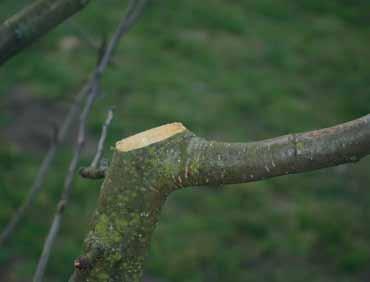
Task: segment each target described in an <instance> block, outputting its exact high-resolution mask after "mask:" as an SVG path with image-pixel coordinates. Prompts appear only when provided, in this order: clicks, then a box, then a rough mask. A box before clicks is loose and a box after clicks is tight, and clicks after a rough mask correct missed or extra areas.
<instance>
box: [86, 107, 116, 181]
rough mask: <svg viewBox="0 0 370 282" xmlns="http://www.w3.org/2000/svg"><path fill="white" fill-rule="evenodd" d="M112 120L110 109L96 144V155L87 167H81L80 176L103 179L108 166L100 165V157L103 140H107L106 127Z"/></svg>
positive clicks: (102, 149)
mask: <svg viewBox="0 0 370 282" xmlns="http://www.w3.org/2000/svg"><path fill="white" fill-rule="evenodd" d="M112 119H113V110H112V109H110V110H108V114H107V118H106V120H105V122H104V124H103V126H102V131H101V135H100V139H99V142H98V148H97V150H96V155H95V157H94V159H93V161H92V162H91V164H90V166H89V167H82V168H81V169H80V171H79V173H80V175H81V176H82V177H84V178H90V179H100V178H104V176H105V172H106V170H107V168H108V166H107V165H106V164H103V163H102V155H103V151H104V144H105V139H106V138H107V133H108V127H109V125H110V124H111V122H112Z"/></svg>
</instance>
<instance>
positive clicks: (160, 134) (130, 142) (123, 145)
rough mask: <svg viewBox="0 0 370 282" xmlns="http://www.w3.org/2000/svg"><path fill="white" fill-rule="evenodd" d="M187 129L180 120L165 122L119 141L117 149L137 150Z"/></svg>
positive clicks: (125, 150) (122, 150)
mask: <svg viewBox="0 0 370 282" xmlns="http://www.w3.org/2000/svg"><path fill="white" fill-rule="evenodd" d="M185 130H186V127H185V126H184V125H183V124H182V123H180V122H174V123H169V124H165V125H162V126H158V127H155V128H152V129H149V130H146V131H143V132H141V133H138V134H135V135H133V136H130V137H128V138H125V139H122V140H121V141H118V142H117V143H116V149H117V150H118V151H121V152H128V151H132V150H136V149H139V148H143V147H146V146H149V145H150V144H154V143H157V142H160V141H162V140H165V139H167V138H170V137H171V136H174V135H176V134H178V133H181V132H183V131H185Z"/></svg>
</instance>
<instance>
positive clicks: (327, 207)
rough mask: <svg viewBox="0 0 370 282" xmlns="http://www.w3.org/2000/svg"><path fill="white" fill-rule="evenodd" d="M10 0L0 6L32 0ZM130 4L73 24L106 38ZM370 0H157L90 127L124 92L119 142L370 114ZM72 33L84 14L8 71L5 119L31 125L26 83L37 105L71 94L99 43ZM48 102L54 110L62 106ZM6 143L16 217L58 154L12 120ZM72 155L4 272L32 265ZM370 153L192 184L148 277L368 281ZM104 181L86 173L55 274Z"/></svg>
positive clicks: (65, 269)
mask: <svg viewBox="0 0 370 282" xmlns="http://www.w3.org/2000/svg"><path fill="white" fill-rule="evenodd" d="M2 2H3V3H2V4H1V5H0V6H1V9H0V19H4V18H6V15H9V14H11V13H12V12H14V11H16V10H17V9H18V8H19V7H21V6H22V5H23V4H24V3H26V2H27V1H9V0H3V1H2ZM123 8H124V4H122V3H121V1H118V0H109V1H104V3H103V2H101V1H100V2H99V1H95V2H93V3H92V4H91V5H90V6H89V7H88V8H87V9H86V10H85V11H83V12H82V13H81V14H79V15H78V16H76V17H75V18H74V19H73V21H75V22H77V23H78V25H80V26H82V27H83V29H84V30H85V32H86V33H88V34H89V35H90V36H91V38H93V39H94V40H96V41H97V42H99V40H100V39H101V37H102V36H106V35H108V34H111V32H112V30H113V29H114V27H115V25H116V24H117V22H118V21H119V18H120V17H121V15H122V14H123ZM369 8H370V4H369V2H368V1H365V0H363V1H360V0H357V1H343V0H342V1H339V0H329V1H312V0H311V1H308V0H307V1H306V0H305V1H293V0H281V1H272V0H262V1H227V0H214V1H210V0H208V1H195V0H188V1H152V3H151V4H150V6H149V7H148V9H147V10H146V12H145V14H144V16H143V18H142V19H141V21H140V23H139V25H138V26H137V27H135V29H134V30H133V31H131V33H130V34H129V35H128V36H127V38H126V39H125V40H124V42H123V44H121V46H120V48H119V50H118V52H117V54H116V56H115V64H114V66H112V67H111V68H110V69H109V70H108V71H107V72H106V73H105V75H104V79H103V86H104V88H103V89H104V96H103V98H101V99H100V100H99V102H98V103H97V105H96V107H95V108H94V111H93V114H92V115H91V117H90V120H89V132H90V138H92V139H94V138H95V139H96V138H97V136H98V134H99V131H100V126H101V123H102V121H103V119H104V116H105V112H106V109H107V108H108V107H109V106H111V105H115V106H116V113H115V118H114V121H113V124H112V126H111V128H110V133H109V137H108V144H114V141H115V140H118V139H120V138H122V137H124V136H127V135H130V134H132V133H135V132H138V131H141V130H144V129H148V128H150V127H153V126H157V125H159V124H163V123H166V122H172V121H181V122H183V123H184V124H185V125H186V126H188V127H189V128H190V129H191V130H193V131H194V132H196V133H197V134H199V135H202V136H204V137H207V138H213V139H217V140H226V141H251V140H258V139H262V138H269V137H273V136H276V135H280V134H286V133H288V132H299V131H304V130H310V129H314V128H319V127H324V126H330V125H333V124H336V123H339V122H343V121H346V120H349V119H352V118H355V117H359V116H361V115H364V114H367V113H368V112H369V105H370V93H369V89H370V79H369V73H370V64H369V63H368V61H369V59H370V54H369V46H370V28H369V23H370V18H369V17H368V11H369ZM67 37H77V38H78V37H79V33H78V32H76V30H75V28H74V27H73V25H71V24H69V23H65V24H63V25H62V26H60V27H58V28H57V29H56V30H54V31H53V32H52V33H51V34H49V35H48V36H47V37H46V38H44V39H43V40H41V41H39V42H37V43H36V44H35V45H34V46H33V47H32V48H30V49H28V50H27V51H26V52H23V54H20V55H19V56H17V57H16V58H14V59H13V60H11V61H10V62H8V63H7V64H6V65H4V66H2V67H1V68H0V81H1V83H0V107H1V108H4V111H3V110H1V113H2V114H1V116H0V126H1V128H4V129H5V128H8V127H11V126H21V125H19V124H18V123H17V116H16V115H15V113H14V112H13V109H12V108H10V109H7V110H6V111H5V109H6V107H7V105H8V104H7V101H8V100H9V99H10V98H11V97H10V96H11V95H12V94H11V93H14V89H16V88H17V87H19V86H22V88H24V89H27V92H28V95H29V96H31V97H33V98H34V99H35V101H36V102H37V101H40V100H46V101H49V102H52V103H63V102H66V101H67V102H68V101H71V99H72V97H73V95H74V94H75V93H76V92H77V89H79V87H80V86H81V84H82V83H83V81H84V80H85V79H86V77H87V75H88V73H89V72H90V71H91V69H92V68H93V66H94V64H95V61H96V55H95V51H94V50H92V49H91V48H89V47H87V45H86V43H85V42H84V40H83V39H81V41H80V43H79V44H78V45H77V46H76V47H75V48H74V49H72V50H68V49H63V48H62V45H63V44H62V41H63V39H66V38H67ZM30 106H32V105H30ZM41 114H43V115H46V116H45V120H47V119H48V115H52V114H53V113H52V112H50V111H47V109H45V112H43V113H41ZM2 132H3V131H2V130H1V129H0V133H2ZM4 132H5V131H4ZM34 142H37V140H35V141H34ZM0 145H1V148H2V149H1V150H0V186H1V189H0V191H1V192H0V207H1V208H0V226H3V225H4V224H5V222H6V221H7V219H8V218H9V216H10V215H11V214H12V212H13V211H14V209H15V208H16V207H17V206H18V205H19V203H20V201H21V200H22V199H23V197H24V195H25V193H26V192H27V190H28V187H29V185H30V183H31V182H32V179H33V177H34V175H35V172H36V170H37V167H38V164H39V162H40V159H41V158H42V155H43V152H41V151H39V150H38V151H28V150H26V149H25V148H24V147H23V146H22V145H21V144H20V145H17V144H12V143H11V142H10V141H9V140H8V136H5V134H4V133H2V137H1V139H0ZM45 150H46V148H45ZM89 153H90V155H91V150H89ZM90 155H89V154H86V156H85V157H84V161H83V162H84V163H87V162H88V161H89V159H90V158H91V156H90ZM109 155H110V152H109V150H108V148H107V156H109ZM69 158H70V151H69V150H68V148H67V147H65V148H63V151H62V152H61V153H60V154H59V155H58V159H57V161H56V162H55V164H54V165H53V170H52V172H51V173H50V175H49V177H48V179H47V185H46V187H45V192H44V193H43V194H42V195H41V197H39V199H38V201H37V203H36V205H35V206H34V207H33V209H32V210H31V211H30V212H29V214H28V215H27V219H26V220H25V221H24V222H23V224H22V225H21V226H20V228H19V229H18V232H17V233H16V234H15V236H14V238H12V240H11V242H9V244H8V245H7V247H6V248H4V249H2V250H1V251H0V280H4V279H8V280H7V281H10V282H19V281H29V279H30V277H31V276H32V273H33V271H34V269H35V264H36V261H37V257H38V255H39V253H40V250H41V246H42V241H43V239H44V237H45V235H46V232H47V229H48V226H49V224H50V220H51V218H52V214H53V212H54V210H55V205H56V202H57V200H58V198H59V194H60V191H61V188H62V183H63V177H64V174H65V170H66V167H67V164H68V161H69ZM369 166H370V161H369V160H368V159H367V160H364V161H362V162H360V163H359V164H355V165H349V166H341V167H338V168H332V169H328V170H324V171H319V172H312V173H306V174H304V175H297V176H287V177H282V178H279V179H273V180H268V181H263V182H258V183H251V184H248V185H235V186H230V187H229V186H228V187H220V188H219V189H217V190H216V191H215V190H214V189H208V188H205V189H202V190H199V189H189V190H187V191H181V192H178V193H176V194H174V195H172V196H171V197H170V199H169V201H168V203H167V205H166V207H165V208H164V211H163V216H162V218H161V223H160V224H159V226H158V229H157V231H156V233H155V235H154V240H153V244H152V248H151V251H150V254H149V257H148V261H147V267H146V272H147V275H148V276H151V277H156V278H158V279H159V281H163V282H166V281H171V282H177V281H178V282H180V281H181V282H200V281H215V282H217V281H220V282H221V281H222V282H224V281H235V282H238V281H240V282H242V281H243V282H244V281H248V282H254V281H255V282H261V281H272V282H280V281H284V282H286V281H312V282H334V281H335V282H355V281H356V282H357V281H366V277H368V276H369V274H370V272H369V267H368V265H369V263H370V255H369V254H370V227H369V225H368V224H367V223H368V222H369V220H370V208H369V207H370V205H369V199H370V192H369V189H367V188H368V186H369V185H368V184H369V183H370V176H369V174H368V171H369ZM20 176H21V177H20ZM99 186H100V183H98V182H89V181H85V180H81V179H78V180H77V181H76V185H75V190H74V193H73V195H72V201H71V205H70V206H69V207H68V210H67V213H66V217H65V221H64V224H63V228H62V231H61V236H60V237H59V239H58V241H57V245H56V248H55V251H54V253H53V254H52V257H51V260H50V265H49V268H48V273H47V274H48V277H47V281H52V282H53V281H66V279H67V277H68V275H69V274H70V272H71V266H72V262H73V259H74V258H75V257H76V256H78V255H79V252H80V246H81V245H82V240H83V238H84V235H85V232H86V230H87V228H88V224H87V222H88V218H89V216H90V215H91V213H92V211H93V209H94V207H95V203H96V199H97V195H98V193H99ZM5 274H6V276H2V275H5Z"/></svg>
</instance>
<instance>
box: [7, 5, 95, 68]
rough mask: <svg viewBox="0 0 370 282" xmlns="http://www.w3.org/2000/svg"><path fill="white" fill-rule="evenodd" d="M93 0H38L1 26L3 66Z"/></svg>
mask: <svg viewBox="0 0 370 282" xmlns="http://www.w3.org/2000/svg"><path fill="white" fill-rule="evenodd" d="M89 2H90V0H39V1H36V2H34V3H33V4H31V5H30V6H29V7H26V8H25V9H24V10H22V11H20V12H19V13H17V14H15V15H14V16H12V17H11V18H9V19H8V20H6V21H5V22H4V23H2V24H1V25H0V65H1V64H3V63H4V62H5V61H7V60H8V59H9V58H11V57H12V56H14V55H15V54H17V53H18V52H19V51H21V50H23V49H24V48H25V47H26V46H28V45H29V44H31V43H32V42H34V41H35V40H36V39H38V38H39V37H41V36H42V35H44V34H46V33H47V32H48V31H49V30H51V29H52V28H54V27H56V26H57V25H58V24H60V23H61V22H63V21H64V20H65V19H67V18H69V17H70V16H72V15H73V14H75V13H77V12H78V11H80V10H81V9H82V8H84V7H85V6H86V5H87V4H88V3H89Z"/></svg>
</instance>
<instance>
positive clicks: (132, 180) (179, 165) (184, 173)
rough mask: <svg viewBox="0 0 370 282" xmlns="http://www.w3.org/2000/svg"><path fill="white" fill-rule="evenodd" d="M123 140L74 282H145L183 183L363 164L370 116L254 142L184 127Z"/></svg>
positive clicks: (368, 143)
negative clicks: (214, 137) (157, 237)
mask: <svg viewBox="0 0 370 282" xmlns="http://www.w3.org/2000/svg"><path fill="white" fill-rule="evenodd" d="M144 133H145V132H144ZM140 136H141V138H143V139H145V134H144V135H143V134H140ZM143 136H144V137H143ZM128 143H129V142H128ZM117 144H118V145H117V146H116V150H115V152H114V155H113V161H112V163H111V165H110V168H109V169H108V172H107V175H106V178H105V181H104V183H103V186H102V190H101V194H100V198H99V204H98V208H97V210H96V212H95V215H94V218H93V220H92V223H91V229H90V230H91V231H90V232H89V234H88V236H87V238H86V240H85V250H84V252H85V254H84V255H83V256H81V257H80V258H78V259H77V260H76V261H75V268H76V271H75V273H74V274H73V276H72V277H71V279H70V281H72V282H82V281H84V282H85V281H89V282H103V281H110V282H118V281H120V282H139V281H141V276H142V272H143V263H144V258H145V255H146V253H147V250H148V247H149V244H150V240H151V235H152V233H153V231H154V229H155V226H156V224H157V222H158V218H159V215H160V211H161V208H162V207H163V205H164V203H165V201H166V198H167V196H168V195H169V194H170V193H171V192H173V191H175V190H177V189H179V188H183V187H188V186H195V185H207V184H229V183H241V182H250V181H256V180H261V179H264V178H268V177H274V176H279V175H285V174H289V173H298V172H304V171H311V170H315V169H320V168H324V167H329V166H335V165H338V164H342V163H347V162H354V161H358V160H359V159H361V158H362V157H364V156H366V155H368V154H369V153H370V115H368V116H365V117H363V118H360V119H357V120H355V121H352V122H348V123H345V124H342V125H338V126H336V127H332V128H327V129H322V130H318V131H311V132H307V133H302V134H294V135H286V136H282V137H278V138H275V139H271V140H264V141H260V142H252V143H221V142H214V141H207V140H205V139H202V138H199V137H197V136H195V135H194V134H193V133H192V132H190V131H188V130H186V129H184V130H182V131H178V132H175V133H174V135H173V136H170V137H168V138H167V137H166V138H165V139H164V140H160V141H159V142H157V143H151V142H149V143H148V144H149V145H145V146H143V147H140V146H139V147H138V148H134V149H133V150H129V151H127V152H124V151H122V150H119V148H120V146H119V144H120V142H119V143H117Z"/></svg>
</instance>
